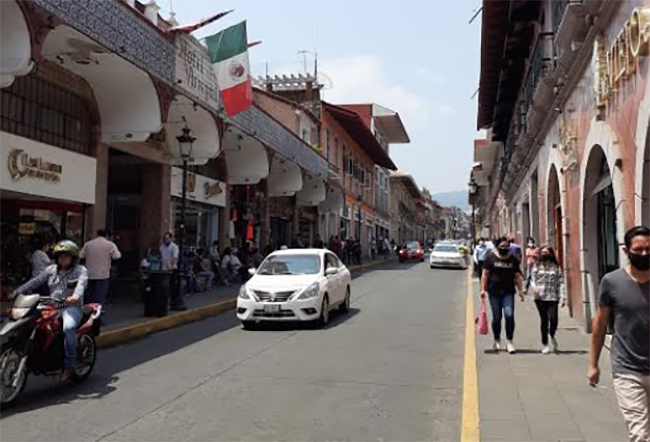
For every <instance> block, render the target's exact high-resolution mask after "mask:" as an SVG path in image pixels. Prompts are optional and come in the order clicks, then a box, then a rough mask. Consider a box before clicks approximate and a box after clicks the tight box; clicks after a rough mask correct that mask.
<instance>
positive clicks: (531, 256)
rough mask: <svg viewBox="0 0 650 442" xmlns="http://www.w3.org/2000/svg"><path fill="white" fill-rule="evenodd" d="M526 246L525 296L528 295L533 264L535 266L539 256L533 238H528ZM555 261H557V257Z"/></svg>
mask: <svg viewBox="0 0 650 442" xmlns="http://www.w3.org/2000/svg"><path fill="white" fill-rule="evenodd" d="M527 246H528V247H526V289H525V293H526V294H528V290H529V289H530V281H531V272H532V270H533V267H534V266H535V264H537V257H538V255H539V249H538V248H537V246H536V244H535V238H533V237H532V236H529V237H528V244H527ZM555 259H556V260H557V257H556V258H555Z"/></svg>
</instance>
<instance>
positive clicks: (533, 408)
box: [474, 279, 627, 442]
mask: <svg viewBox="0 0 650 442" xmlns="http://www.w3.org/2000/svg"><path fill="white" fill-rule="evenodd" d="M474 288H475V293H478V282H477V280H476V279H474ZM475 311H476V312H478V305H477V306H476V309H475ZM488 317H489V318H491V314H490V312H489V306H488ZM515 317H516V321H517V322H516V327H517V328H516V331H515V340H514V343H515V346H516V347H517V351H518V352H517V354H515V355H508V354H507V353H505V352H504V353H499V354H495V353H494V352H493V351H492V343H493V340H492V336H491V334H490V335H487V336H477V338H476V347H477V364H478V381H479V409H480V432H481V440H482V441H496V440H502V441H608V442H611V441H626V440H627V430H626V428H625V423H624V422H623V418H622V416H621V413H620V412H619V410H618V406H617V404H616V398H615V396H614V390H613V387H612V376H611V371H610V365H609V352H608V351H607V350H603V354H602V356H601V363H600V367H601V370H602V374H601V384H600V386H599V387H598V388H591V387H590V386H589V385H588V383H587V380H586V371H587V364H588V356H589V354H588V352H589V342H590V336H589V335H587V334H586V333H584V332H583V331H582V330H581V329H580V328H579V327H578V326H577V325H576V324H575V323H574V322H573V319H571V318H570V317H569V316H568V313H567V309H561V310H560V327H559V330H558V332H557V334H556V338H557V340H558V343H559V347H560V352H559V353H558V354H551V355H542V354H541V353H540V350H541V342H540V336H539V318H538V315H537V309H536V308H535V304H534V303H533V301H532V300H531V299H530V298H529V299H527V300H526V302H524V303H522V302H520V301H517V304H516V307H515ZM504 344H505V341H504Z"/></svg>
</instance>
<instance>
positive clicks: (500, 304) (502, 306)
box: [489, 291, 515, 341]
mask: <svg viewBox="0 0 650 442" xmlns="http://www.w3.org/2000/svg"><path fill="white" fill-rule="evenodd" d="M489 297H490V307H491V308H492V333H494V339H495V340H496V341H498V340H500V339H501V319H502V318H503V316H505V317H506V339H508V340H509V341H511V340H512V338H513V337H514V335H515V294H514V293H505V292H500V291H491V292H490V293H489Z"/></svg>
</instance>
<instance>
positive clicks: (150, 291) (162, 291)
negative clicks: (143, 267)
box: [142, 271, 172, 317]
mask: <svg viewBox="0 0 650 442" xmlns="http://www.w3.org/2000/svg"><path fill="white" fill-rule="evenodd" d="M145 274H146V276H147V278H146V279H145V280H144V293H143V296H142V299H143V301H144V315H145V316H155V317H162V316H167V311H168V306H169V294H170V283H171V276H172V272H167V271H147V272H145Z"/></svg>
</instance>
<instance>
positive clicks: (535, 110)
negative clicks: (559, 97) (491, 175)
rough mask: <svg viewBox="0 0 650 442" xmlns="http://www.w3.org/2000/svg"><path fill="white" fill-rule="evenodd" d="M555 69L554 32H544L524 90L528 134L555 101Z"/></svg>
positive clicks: (534, 55)
mask: <svg viewBox="0 0 650 442" xmlns="http://www.w3.org/2000/svg"><path fill="white" fill-rule="evenodd" d="M554 70H555V57H554V47H553V34H552V33H548V32H547V33H542V34H540V35H539V37H538V38H537V43H536V44H535V49H534V50H533V54H532V57H531V60H530V66H529V68H528V74H527V76H526V80H525V82H524V87H523V92H522V93H523V97H522V100H523V103H524V107H523V112H524V113H525V114H526V125H525V126H526V131H525V133H526V134H528V132H530V131H531V130H532V131H535V130H537V129H538V127H539V126H540V124H541V119H543V117H544V115H545V114H546V113H547V111H548V110H549V108H550V106H551V104H552V102H553V85H554V77H553V72H554Z"/></svg>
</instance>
